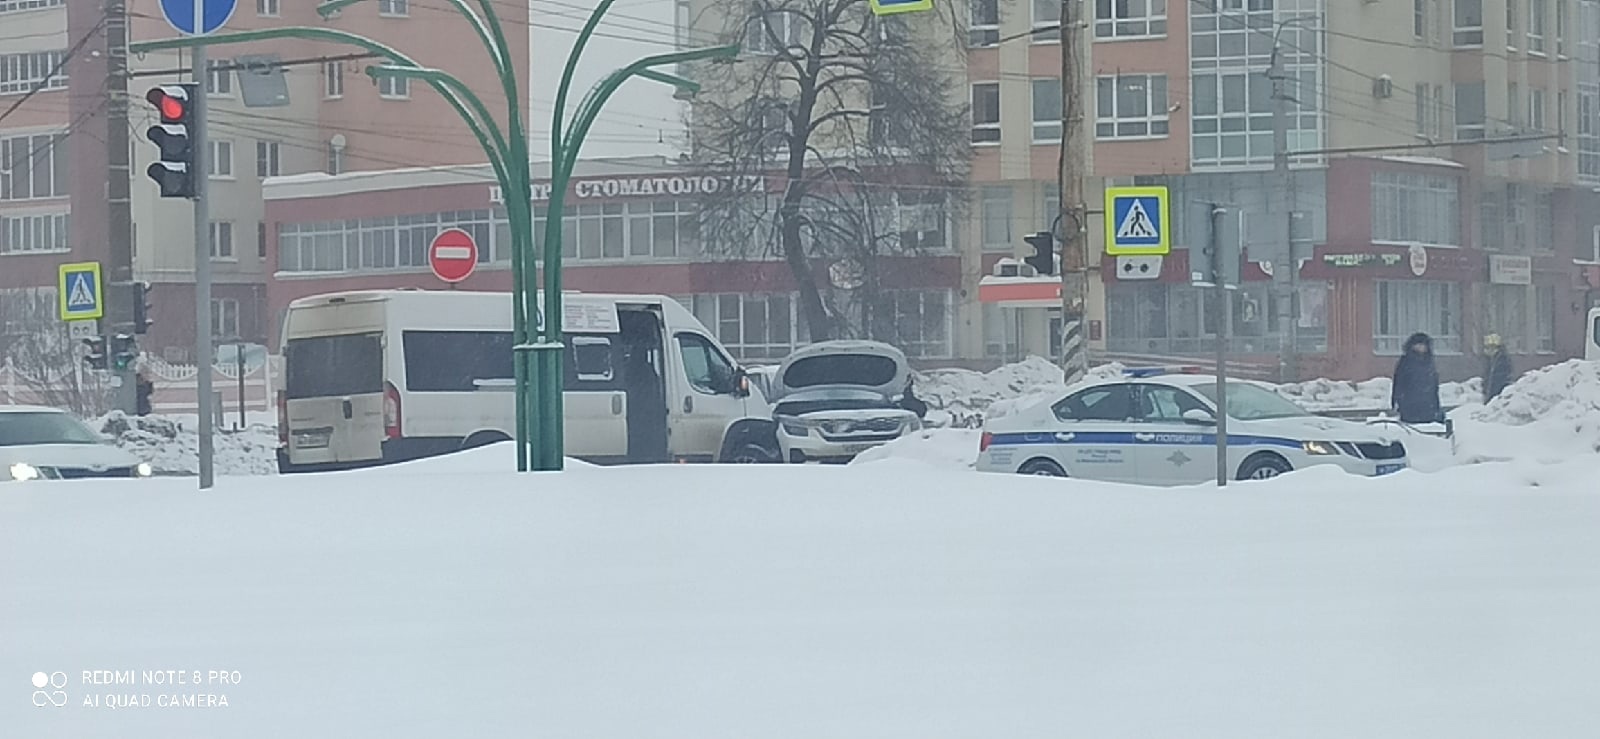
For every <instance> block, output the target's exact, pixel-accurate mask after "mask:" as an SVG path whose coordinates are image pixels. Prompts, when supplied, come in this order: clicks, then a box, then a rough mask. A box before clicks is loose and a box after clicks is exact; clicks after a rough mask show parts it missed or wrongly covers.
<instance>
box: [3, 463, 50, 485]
mask: <svg viewBox="0 0 1600 739" xmlns="http://www.w3.org/2000/svg"><path fill="white" fill-rule="evenodd" d="M40 477H42V475H41V474H40V473H39V468H38V467H35V466H33V465H31V464H27V463H25V462H18V463H16V464H13V465H11V479H13V480H18V481H22V482H26V481H28V480H37V479H39V478H40Z"/></svg>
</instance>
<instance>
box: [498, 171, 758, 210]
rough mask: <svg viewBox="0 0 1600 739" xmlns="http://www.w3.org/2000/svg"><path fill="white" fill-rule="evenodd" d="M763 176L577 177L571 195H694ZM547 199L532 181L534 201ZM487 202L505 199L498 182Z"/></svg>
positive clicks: (745, 188) (741, 188) (737, 187)
mask: <svg viewBox="0 0 1600 739" xmlns="http://www.w3.org/2000/svg"><path fill="white" fill-rule="evenodd" d="M765 183H766V178H765V177H763V176H761V175H740V176H737V177H714V176H711V175H670V176H663V177H608V178H604V179H594V180H577V181H575V182H573V183H572V196H573V198H574V199H577V200H595V199H606V200H611V199H620V198H660V197H695V196H704V195H717V194H719V193H753V192H761V189H762V187H763V185H765ZM549 199H550V183H548V182H535V183H533V201H534V202H536V203H538V202H544V201H547V200H549ZM489 202H491V203H495V204H500V203H503V202H505V199H504V194H503V193H502V192H501V191H500V187H499V186H495V187H491V188H489Z"/></svg>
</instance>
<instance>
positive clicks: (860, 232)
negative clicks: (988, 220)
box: [689, 0, 970, 340]
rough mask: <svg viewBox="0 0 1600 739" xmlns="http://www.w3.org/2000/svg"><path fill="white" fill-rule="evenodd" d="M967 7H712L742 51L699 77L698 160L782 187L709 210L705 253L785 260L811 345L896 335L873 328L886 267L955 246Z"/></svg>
mask: <svg viewBox="0 0 1600 739" xmlns="http://www.w3.org/2000/svg"><path fill="white" fill-rule="evenodd" d="M957 5H959V4H958V3H939V4H936V9H935V10H932V11H926V12H921V13H914V14H909V15H897V16H888V17H877V16H874V15H873V14H872V12H871V9H870V7H869V5H868V2H867V0H713V3H712V5H711V6H710V7H709V8H707V10H706V11H705V13H704V14H703V16H702V17H717V18H723V19H726V22H727V23H728V24H729V25H730V27H728V28H724V29H722V30H723V32H724V33H725V34H726V35H729V36H736V37H737V39H738V40H739V41H740V43H741V44H743V46H744V52H743V53H742V55H741V57H740V58H739V59H738V60H737V61H735V62H733V63H731V64H730V63H723V64H714V63H713V64H702V65H698V66H696V68H695V69H694V70H692V72H691V73H692V74H693V75H694V77H695V78H696V79H697V80H699V81H700V82H701V83H702V84H703V85H704V91H703V92H702V93H701V95H700V96H699V97H697V98H696V100H695V102H694V105H693V108H692V110H691V120H690V123H689V131H690V136H691V148H692V150H693V157H694V159H695V160H696V161H697V162H698V163H699V165H700V166H702V167H704V168H706V169H708V170H710V171H712V172H715V173H719V174H722V175H724V176H725V177H727V178H730V181H738V182H747V181H752V180H755V181H766V180H767V178H768V177H771V178H772V181H773V182H775V183H779V185H778V186H776V187H773V188H770V189H771V190H773V191H772V192H769V191H768V189H767V188H763V190H762V191H761V192H759V193H754V194H752V193H749V192H748V191H746V192H739V191H738V189H737V188H729V189H727V190H724V191H723V194H720V195H719V196H717V197H714V198H711V199H709V200H708V201H706V202H705V203H704V204H703V205H702V208H703V211H702V212H703V216H704V217H703V221H702V224H703V225H702V228H701V237H702V240H703V242H704V243H705V249H706V251H707V252H708V253H709V254H712V255H716V254H721V255H725V256H728V257H732V258H752V257H756V258H759V257H772V256H778V257H781V258H782V259H783V261H784V263H785V264H786V265H787V266H788V271H789V273H790V275H791V276H792V277H793V279H794V283H795V285H796V286H797V287H798V290H799V293H800V309H801V316H802V319H803V320H804V321H805V324H806V327H807V328H808V329H809V331H810V335H811V338H812V339H813V340H821V339H826V338H832V337H835V336H840V335H846V334H855V333H857V332H858V331H859V332H860V333H862V334H864V335H867V336H886V335H887V336H892V333H891V334H884V333H883V329H882V328H881V327H883V326H884V325H885V324H884V323H883V322H882V321H878V320H874V319H873V317H872V311H873V309H874V307H875V306H877V305H879V304H880V303H879V300H878V296H879V291H880V287H881V277H882V275H883V270H884V268H885V262H884V261H883V258H884V257H892V256H904V255H911V254H915V253H919V252H924V251H927V250H929V249H937V248H947V247H949V246H950V245H951V244H950V242H949V239H950V235H949V233H948V231H949V230H950V229H947V228H946V227H945V225H944V224H945V223H946V222H947V220H946V219H948V218H950V216H951V215H953V214H955V213H958V212H960V211H962V210H964V207H965V204H966V198H965V192H966V190H965V186H964V183H965V180H966V175H967V170H968V160H969V155H970V146H969V143H968V136H969V130H970V128H969V125H968V122H967V104H966V96H965V94H964V91H965V89H966V85H965V74H966V71H965V70H966V59H965V45H964V44H962V43H961V42H960V38H961V37H960V35H959V34H960V26H959V24H958V23H957V22H956V19H955V18H954V17H953V16H952V15H951V8H953V7H955V6H957ZM819 271H825V272H826V274H825V275H819V274H818V272H819ZM835 288H843V289H842V290H838V289H835ZM891 328H892V327H891Z"/></svg>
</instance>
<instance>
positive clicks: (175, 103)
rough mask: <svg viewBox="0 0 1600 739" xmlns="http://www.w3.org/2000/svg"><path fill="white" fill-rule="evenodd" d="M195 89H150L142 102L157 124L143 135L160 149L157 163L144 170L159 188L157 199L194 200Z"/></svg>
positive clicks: (169, 87) (187, 86)
mask: <svg viewBox="0 0 1600 739" xmlns="http://www.w3.org/2000/svg"><path fill="white" fill-rule="evenodd" d="M197 89H198V88H197V87H196V86H195V85H191V84H183V85H161V86H159V87H152V88H150V92H149V93H148V94H146V95H145V96H144V99H146V100H148V101H150V104H151V105H154V106H155V108H156V114H157V117H159V118H160V120H161V122H160V123H159V124H157V125H154V126H151V127H150V129H149V130H148V131H146V132H145V138H148V139H150V141H151V142H152V143H154V144H155V145H156V146H157V147H158V148H160V149H161V157H160V161H157V162H156V163H154V164H152V165H150V168H149V169H147V170H145V171H146V172H147V173H148V174H149V175H150V179H152V180H155V181H156V184H157V185H159V186H160V187H161V197H164V198H192V197H194V175H195V172H194V147H193V146H191V143H192V142H193V140H194V139H193V133H194V125H195V120H194V108H193V101H194V100H195V99H196V94H197V93H196V90H197Z"/></svg>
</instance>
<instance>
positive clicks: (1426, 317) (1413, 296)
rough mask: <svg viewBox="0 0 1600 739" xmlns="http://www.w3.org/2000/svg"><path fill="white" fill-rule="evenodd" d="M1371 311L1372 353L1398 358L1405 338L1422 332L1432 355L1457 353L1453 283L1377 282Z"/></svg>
mask: <svg viewBox="0 0 1600 739" xmlns="http://www.w3.org/2000/svg"><path fill="white" fill-rule="evenodd" d="M1374 284H1375V288H1374V293H1373V294H1374V296H1375V297H1374V303H1375V304H1374V305H1373V311H1372V351H1373V353H1374V354H1380V355H1391V356H1395V355H1399V354H1400V352H1401V349H1402V348H1403V347H1404V345H1405V341H1406V337H1408V336H1410V335H1412V334H1414V333H1416V332H1418V331H1422V332H1425V333H1427V334H1429V335H1431V336H1432V337H1433V351H1434V352H1435V353H1436V354H1460V353H1461V289H1460V287H1459V286H1457V285H1456V284H1455V283H1453V282H1430V281H1424V280H1378V281H1376V283H1374Z"/></svg>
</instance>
